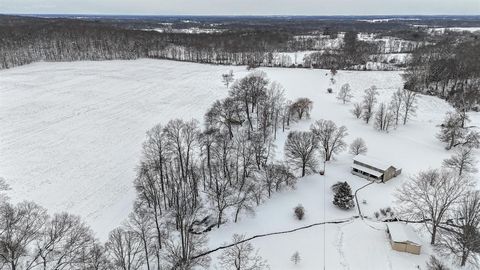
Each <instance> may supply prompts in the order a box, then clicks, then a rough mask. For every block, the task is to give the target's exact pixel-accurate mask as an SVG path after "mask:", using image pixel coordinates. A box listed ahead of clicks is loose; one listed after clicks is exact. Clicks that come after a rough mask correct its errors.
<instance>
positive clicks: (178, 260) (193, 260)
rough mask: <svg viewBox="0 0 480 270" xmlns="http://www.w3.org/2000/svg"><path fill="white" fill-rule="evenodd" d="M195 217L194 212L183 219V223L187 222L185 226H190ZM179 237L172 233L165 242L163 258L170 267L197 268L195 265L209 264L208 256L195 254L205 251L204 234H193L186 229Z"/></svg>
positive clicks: (205, 240) (205, 265)
mask: <svg viewBox="0 0 480 270" xmlns="http://www.w3.org/2000/svg"><path fill="white" fill-rule="evenodd" d="M197 214H198V213H197ZM195 217H196V215H195V214H194V215H192V216H190V217H189V218H188V219H186V220H185V222H184V224H188V225H187V228H191V227H192V225H193V222H194V221H195ZM180 237H181V238H180V239H179V238H178V237H177V236H175V235H172V237H171V238H169V239H168V241H167V242H166V244H165V254H164V258H165V261H166V262H167V263H168V265H169V267H170V269H178V270H180V269H181V270H190V269H197V268H195V267H203V268H207V267H208V266H209V264H210V257H208V256H199V257H198V256H197V255H199V254H201V253H204V252H205V251H206V250H205V246H206V243H207V238H206V236H205V235H204V234H195V233H192V232H190V230H188V231H187V232H186V233H185V234H184V235H180Z"/></svg>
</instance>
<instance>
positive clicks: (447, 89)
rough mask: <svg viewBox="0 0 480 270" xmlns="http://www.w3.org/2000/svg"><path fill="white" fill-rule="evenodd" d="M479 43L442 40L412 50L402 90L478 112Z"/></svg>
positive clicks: (473, 40) (479, 91) (479, 41)
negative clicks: (435, 97) (408, 90)
mask: <svg viewBox="0 0 480 270" xmlns="http://www.w3.org/2000/svg"><path fill="white" fill-rule="evenodd" d="M479 55H480V40H479V39H477V38H472V39H470V40H461V41H458V40H456V39H448V38H446V39H444V40H442V42H440V43H437V44H433V45H429V46H425V47H422V48H420V49H418V50H416V51H415V52H414V53H413V55H412V57H411V60H410V63H409V65H408V69H407V71H406V73H405V79H406V83H405V87H406V88H408V89H411V90H414V91H419V92H423V93H429V94H432V95H437V96H440V97H442V98H444V99H447V100H448V101H450V102H451V103H452V104H453V105H454V106H456V107H457V108H462V109H464V110H471V109H476V110H478V109H480V108H479V104H480V62H479V61H478V56H479Z"/></svg>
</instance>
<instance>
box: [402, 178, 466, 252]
mask: <svg viewBox="0 0 480 270" xmlns="http://www.w3.org/2000/svg"><path fill="white" fill-rule="evenodd" d="M471 187H472V183H471V181H470V180H469V179H468V178H463V177H458V175H457V174H456V173H453V172H451V171H448V170H428V171H424V172H420V173H419V174H418V175H416V176H414V177H413V178H412V179H411V181H408V182H405V183H404V184H403V185H402V186H401V187H400V188H399V189H398V190H397V192H396V197H397V200H398V208H399V212H400V213H401V214H402V215H404V216H405V217H406V218H410V219H414V220H421V221H423V222H424V223H425V225H426V227H427V228H428V230H429V232H430V234H431V241H430V243H431V244H432V245H433V244H435V240H436V238H437V232H438V228H439V226H440V224H442V223H444V222H446V220H447V217H448V216H447V214H448V212H449V211H451V210H452V209H453V206H454V204H455V203H457V202H459V201H460V199H461V198H462V197H463V196H464V195H465V194H466V192H467V191H468V190H469V189H470V188H471Z"/></svg>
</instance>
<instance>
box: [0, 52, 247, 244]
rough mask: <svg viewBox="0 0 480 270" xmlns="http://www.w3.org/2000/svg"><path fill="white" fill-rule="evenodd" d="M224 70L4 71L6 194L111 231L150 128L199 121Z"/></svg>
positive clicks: (67, 67)
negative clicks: (8, 188)
mask: <svg viewBox="0 0 480 270" xmlns="http://www.w3.org/2000/svg"><path fill="white" fill-rule="evenodd" d="M239 69H241V70H242V71H243V70H244V68H237V69H236V70H239ZM225 70H226V68H225V67H219V66H211V65H192V64H186V63H180V62H167V61H152V60H139V61H111V62H75V63H37V64H32V65H28V66H23V67H19V68H15V69H11V70H3V71H1V72H0V130H1V131H0V177H4V178H6V179H7V181H8V183H9V184H10V186H11V188H12V190H11V192H10V193H9V195H10V197H11V198H12V199H13V200H15V201H17V200H24V199H26V200H33V201H35V202H37V203H39V204H41V205H43V206H44V207H46V208H48V209H49V210H52V211H61V210H66V211H69V212H72V213H76V214H80V215H82V216H84V217H85V218H86V220H87V221H88V223H89V224H90V225H91V226H92V227H93V228H94V229H95V231H96V232H97V235H98V236H99V237H101V238H102V239H105V238H106V236H107V234H108V232H109V231H110V230H111V229H112V228H114V227H116V226H118V225H119V224H120V223H121V222H122V220H124V218H125V217H126V216H127V215H128V213H129V212H130V210H131V207H132V201H133V199H134V195H135V194H134V190H133V186H132V183H133V182H132V181H133V179H134V177H135V166H137V164H138V160H139V156H140V152H141V145H142V143H143V141H144V139H145V132H146V130H148V129H149V128H151V127H152V126H154V125H155V124H157V123H159V122H167V121H168V120H170V119H173V118H184V119H191V118H198V119H199V120H202V119H203V114H204V112H205V110H206V109H207V108H208V106H210V104H211V103H212V102H213V101H214V100H215V99H218V98H222V97H223V96H224V95H226V93H227V89H226V87H225V86H224V85H222V83H221V81H220V79H219V78H221V74H222V72H223V73H224V72H225ZM234 70H235V68H234Z"/></svg>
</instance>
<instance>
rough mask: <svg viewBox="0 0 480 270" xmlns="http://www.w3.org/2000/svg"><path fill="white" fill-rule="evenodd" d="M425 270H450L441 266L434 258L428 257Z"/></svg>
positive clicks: (443, 265)
mask: <svg viewBox="0 0 480 270" xmlns="http://www.w3.org/2000/svg"><path fill="white" fill-rule="evenodd" d="M427 270H450V268H448V267H447V266H445V264H443V263H442V262H441V261H440V260H439V259H437V258H436V257H435V256H433V255H432V256H430V260H429V261H428V262H427Z"/></svg>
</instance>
